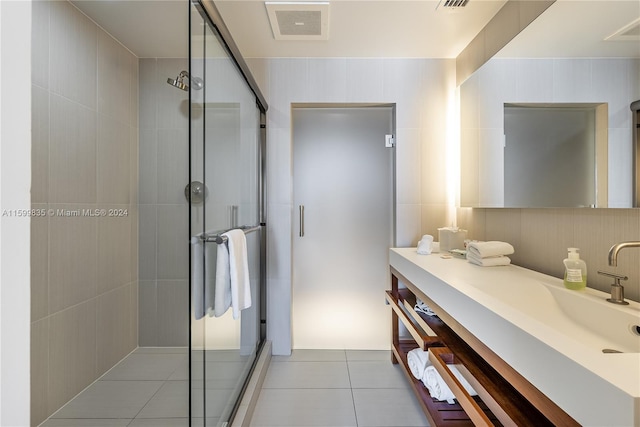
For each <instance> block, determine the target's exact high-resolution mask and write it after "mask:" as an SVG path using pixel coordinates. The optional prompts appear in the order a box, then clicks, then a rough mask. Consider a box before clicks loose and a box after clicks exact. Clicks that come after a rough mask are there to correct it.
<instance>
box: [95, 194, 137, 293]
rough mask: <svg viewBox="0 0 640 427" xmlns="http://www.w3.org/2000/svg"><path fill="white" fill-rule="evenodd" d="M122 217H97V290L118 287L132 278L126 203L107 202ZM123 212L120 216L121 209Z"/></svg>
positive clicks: (129, 220) (102, 290)
mask: <svg viewBox="0 0 640 427" xmlns="http://www.w3.org/2000/svg"><path fill="white" fill-rule="evenodd" d="M105 208H106V209H107V212H108V211H109V210H110V209H114V210H116V211H117V212H118V214H120V213H122V214H123V216H114V217H103V218H98V219H97V223H98V224H97V227H98V257H97V265H98V267H97V293H98V294H102V293H104V292H107V291H110V290H112V289H116V288H119V287H122V286H124V285H126V284H128V283H130V282H131V280H132V274H131V269H132V253H131V246H132V245H131V218H130V217H129V213H128V209H129V206H128V205H109V207H108V208H107V207H105ZM125 210H126V211H127V214H126V215H124V211H125Z"/></svg>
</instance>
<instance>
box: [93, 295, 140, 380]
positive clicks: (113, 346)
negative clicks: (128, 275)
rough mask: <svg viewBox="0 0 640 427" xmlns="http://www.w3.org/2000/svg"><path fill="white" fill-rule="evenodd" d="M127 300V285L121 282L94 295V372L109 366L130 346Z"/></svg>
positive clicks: (101, 370) (101, 371) (129, 302)
mask: <svg viewBox="0 0 640 427" xmlns="http://www.w3.org/2000/svg"><path fill="white" fill-rule="evenodd" d="M130 304H131V290H130V287H129V286H122V287H120V288H118V289H116V290H113V291H111V292H107V293H105V294H102V295H100V296H99V297H98V298H97V301H96V326H97V330H98V331H100V334H98V335H96V345H97V358H96V369H97V374H98V375H102V374H103V373H105V372H106V371H107V370H109V369H111V367H112V366H114V365H115V364H116V363H118V362H119V361H120V359H122V358H123V357H124V356H126V355H127V354H128V353H130V352H131V351H132V350H133V347H132V346H131V345H130V340H129V331H130V328H131V318H130V316H131V314H132V313H131V306H130Z"/></svg>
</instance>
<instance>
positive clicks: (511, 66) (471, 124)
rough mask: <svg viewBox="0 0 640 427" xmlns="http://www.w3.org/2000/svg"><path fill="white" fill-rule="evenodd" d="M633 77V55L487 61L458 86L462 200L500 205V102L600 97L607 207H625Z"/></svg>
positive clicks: (638, 94) (636, 92)
mask: <svg viewBox="0 0 640 427" xmlns="http://www.w3.org/2000/svg"><path fill="white" fill-rule="evenodd" d="M639 76H640V59H638V58H602V59H600V58H595V59H582V58H576V59H572V58H568V59H548V58H542V59H506V58H505V59H503V58H494V59H491V60H490V61H488V62H487V63H486V64H485V65H483V66H482V67H481V68H480V69H479V70H478V71H476V73H474V74H473V75H472V76H471V77H470V78H469V79H467V80H466V81H465V82H464V83H463V84H462V86H461V89H460V113H461V134H460V136H461V189H460V193H461V194H460V201H461V206H473V207H502V206H503V204H504V200H503V197H504V196H503V188H502V185H503V176H504V170H503V167H502V163H503V151H502V146H503V138H504V136H503V135H504V104H505V103H545V102H548V103H577V102H578V103H607V105H608V112H609V114H608V122H609V123H608V125H607V129H606V131H607V133H608V142H609V144H608V158H609V160H608V163H609V168H608V169H609V176H608V206H609V207H631V205H632V175H633V171H632V157H631V150H632V141H631V139H632V133H631V126H632V123H631V121H632V117H631V112H630V110H629V105H630V104H631V102H633V101H635V100H637V99H638V98H640V78H638V77H639ZM496 159H497V162H496V161H495V160H496ZM496 188H497V190H496Z"/></svg>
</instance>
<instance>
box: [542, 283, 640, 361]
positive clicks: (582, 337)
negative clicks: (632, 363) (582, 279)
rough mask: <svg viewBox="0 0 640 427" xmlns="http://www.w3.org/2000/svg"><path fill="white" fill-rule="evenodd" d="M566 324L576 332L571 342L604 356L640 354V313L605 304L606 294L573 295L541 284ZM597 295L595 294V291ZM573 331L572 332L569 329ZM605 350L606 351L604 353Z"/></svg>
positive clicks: (573, 293) (634, 309)
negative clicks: (591, 348) (595, 350)
mask: <svg viewBox="0 0 640 427" xmlns="http://www.w3.org/2000/svg"><path fill="white" fill-rule="evenodd" d="M543 285H544V286H545V287H546V288H547V289H548V290H549V291H550V292H551V294H552V295H553V298H554V299H555V302H556V303H557V304H558V307H559V308H560V310H561V311H562V313H563V314H564V315H565V316H566V317H567V318H568V320H569V321H571V322H573V323H575V325H576V326H577V328H579V330H577V329H574V331H575V332H576V335H574V336H573V337H572V338H573V339H576V340H579V341H582V342H584V343H585V344H587V345H588V346H590V347H595V348H597V349H599V350H601V351H604V352H605V353H611V354H615V352H611V351H608V350H616V351H619V352H624V353H640V310H638V309H637V308H634V307H625V306H619V305H615V304H612V303H610V302H607V301H606V298H607V297H608V294H606V293H604V292H602V295H601V296H599V295H594V291H592V292H584V291H572V290H569V289H564V288H559V287H558V286H554V285H551V284H546V283H543ZM595 292H597V291H595ZM572 329H573V328H572ZM605 350H607V351H605Z"/></svg>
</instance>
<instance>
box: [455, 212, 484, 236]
mask: <svg viewBox="0 0 640 427" xmlns="http://www.w3.org/2000/svg"><path fill="white" fill-rule="evenodd" d="M485 217H486V215H485V210H484V209H472V208H458V209H457V221H458V223H457V225H458V227H460V228H462V229H463V230H467V238H468V239H471V240H485V237H484V236H485Z"/></svg>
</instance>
